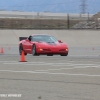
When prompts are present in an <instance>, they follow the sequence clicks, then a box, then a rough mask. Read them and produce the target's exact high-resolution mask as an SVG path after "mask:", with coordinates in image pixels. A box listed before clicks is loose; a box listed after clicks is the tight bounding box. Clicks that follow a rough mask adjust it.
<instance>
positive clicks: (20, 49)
mask: <svg viewBox="0 0 100 100" xmlns="http://www.w3.org/2000/svg"><path fill="white" fill-rule="evenodd" d="M22 51H23V46H22V44H20V46H19V54H20V55H21V54H22ZM24 55H27V53H25V52H24Z"/></svg>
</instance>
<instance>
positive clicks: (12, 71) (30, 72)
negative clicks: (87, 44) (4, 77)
mask: <svg viewBox="0 0 100 100" xmlns="http://www.w3.org/2000/svg"><path fill="white" fill-rule="evenodd" d="M0 72H9V73H29V74H49V75H67V76H87V77H100V75H90V74H69V73H50V72H35V71H14V70H0Z"/></svg>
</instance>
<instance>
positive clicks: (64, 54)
mask: <svg viewBox="0 0 100 100" xmlns="http://www.w3.org/2000/svg"><path fill="white" fill-rule="evenodd" d="M60 55H61V56H68V53H66V54H60Z"/></svg>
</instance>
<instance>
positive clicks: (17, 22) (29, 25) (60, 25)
mask: <svg viewBox="0 0 100 100" xmlns="http://www.w3.org/2000/svg"><path fill="white" fill-rule="evenodd" d="M78 22H79V21H76V20H73V21H71V20H70V21H69V27H72V26H73V25H75V24H76V23H78ZM0 28H4V29H67V28H68V20H56V19H8V18H4V19H0Z"/></svg>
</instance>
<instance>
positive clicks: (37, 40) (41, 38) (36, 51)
mask: <svg viewBox="0 0 100 100" xmlns="http://www.w3.org/2000/svg"><path fill="white" fill-rule="evenodd" d="M22 50H23V51H24V54H25V55H27V54H32V55H33V56H35V55H40V54H45V55H48V56H53V55H54V54H59V55H61V56H67V55H68V46H67V44H66V43H63V42H62V41H61V40H57V39H56V38H55V37H53V36H49V35H31V36H29V37H28V38H27V39H24V40H21V41H20V42H19V53H20V55H21V53H22Z"/></svg>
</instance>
